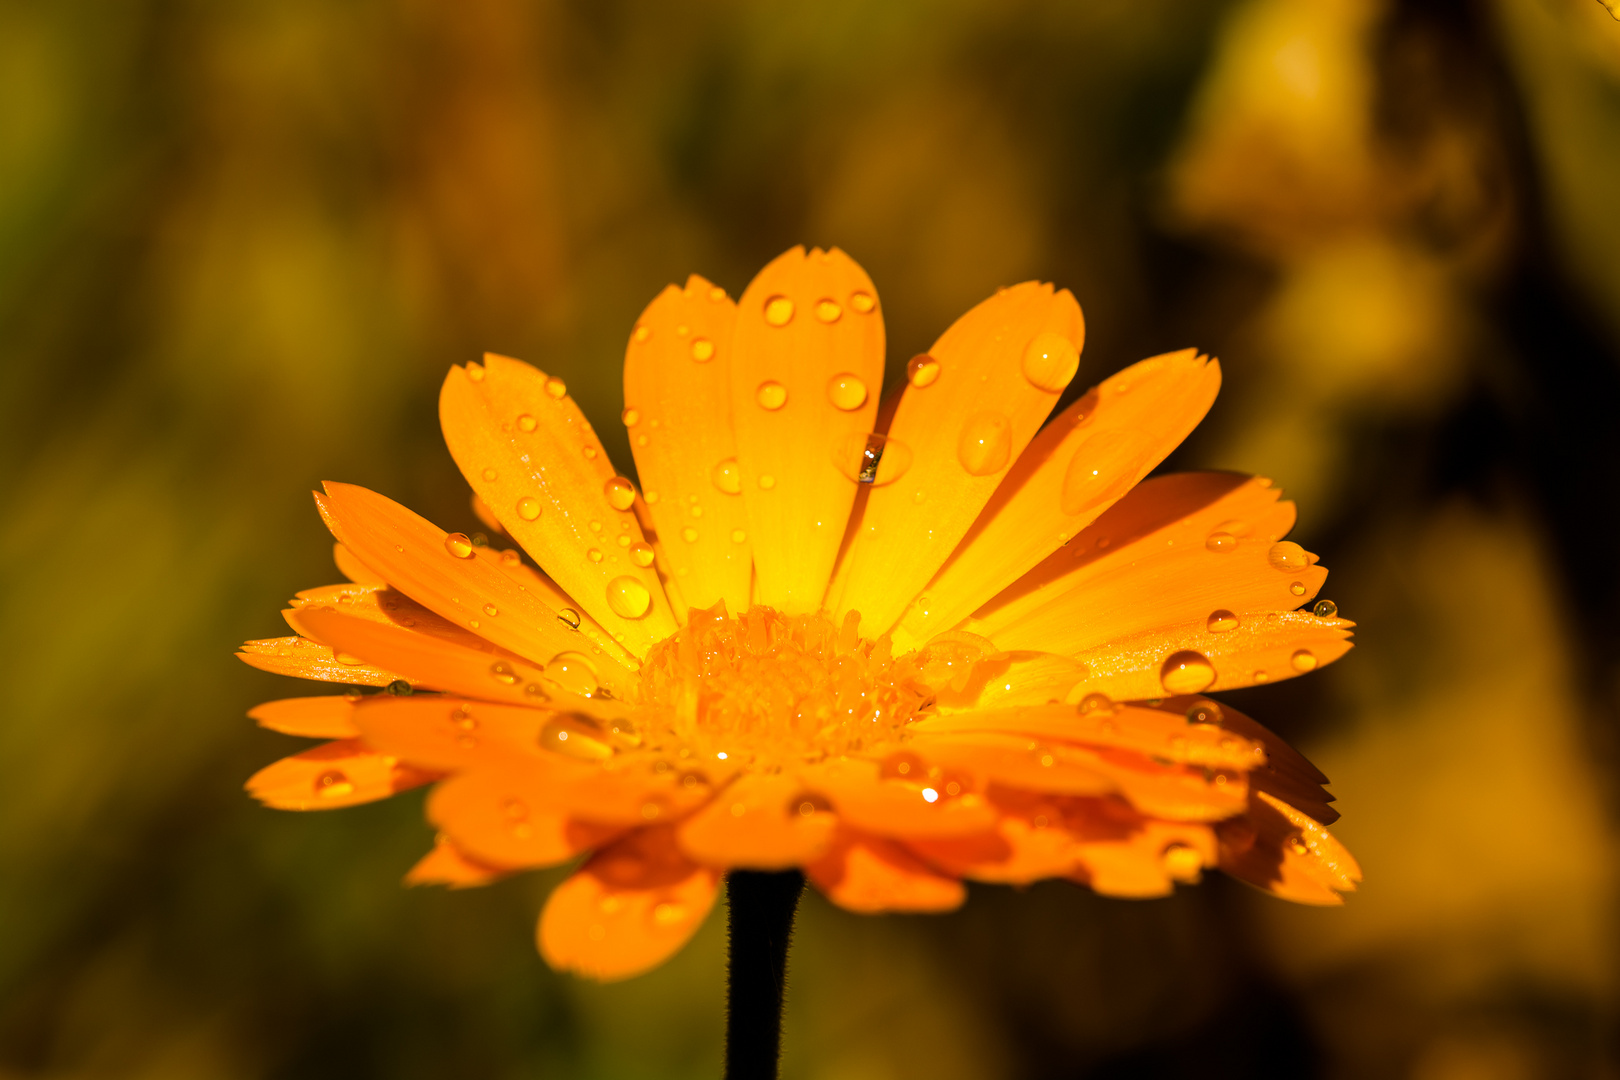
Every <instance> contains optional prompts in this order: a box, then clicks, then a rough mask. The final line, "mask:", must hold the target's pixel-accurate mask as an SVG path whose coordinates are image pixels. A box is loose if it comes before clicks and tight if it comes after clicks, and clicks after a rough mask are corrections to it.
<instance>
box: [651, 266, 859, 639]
mask: <svg viewBox="0 0 1620 1080" xmlns="http://www.w3.org/2000/svg"><path fill="white" fill-rule="evenodd" d="M732 340H733V343H734V344H733V351H732V354H731V415H732V422H733V424H734V426H735V429H736V433H737V462H738V465H739V467H740V470H741V476H740V479H741V482H742V491H743V501H744V503H745V504H746V506H747V510H748V533H749V538H750V539H751V540H752V541H753V545H754V571H755V575H756V580H755V598H756V601H757V602H758V603H761V604H767V605H769V606H771V607H773V608H776V609H777V610H778V611H780V612H782V613H784V614H788V615H800V614H805V613H807V612H812V611H816V610H818V609H819V608H820V607H821V606H822V600H823V595H824V594H825V592H826V589H827V582H828V579H829V578H831V577H832V570H833V562H834V560H835V559H836V558H837V555H838V547H839V544H840V542H841V541H842V540H843V537H844V526H845V524H846V522H847V521H848V520H849V512H850V507H851V505H852V504H853V503H854V501H855V490H856V487H857V483H856V480H857V477H858V475H859V469H860V465H861V461H862V453H863V451H864V449H865V446H866V436H867V433H868V432H870V431H871V430H872V421H873V419H874V418H875V417H876V415H877V407H878V394H879V393H880V392H881V390H882V387H883V315H882V312H881V311H880V310H879V308H878V306H877V290H876V289H875V288H873V286H872V281H871V279H870V278H868V277H867V276H866V271H864V270H862V269H861V268H860V267H859V266H858V265H856V263H855V261H854V260H853V259H851V258H850V257H849V256H848V255H845V254H844V253H843V252H842V251H839V250H838V249H837V248H833V249H832V250H831V251H826V252H823V251H822V250H821V249H820V248H815V249H812V250H811V251H810V252H809V254H806V253H805V250H804V248H803V247H795V248H793V249H792V250H791V251H788V252H786V253H785V254H783V255H781V256H779V257H778V258H776V259H775V260H774V261H772V262H771V263H770V264H769V265H767V266H766V267H765V269H763V270H761V271H760V272H759V274H758V276H756V277H755V278H754V280H753V281H752V282H750V283H749V285H748V288H747V290H746V291H745V292H744V293H743V295H742V299H741V300H739V301H738V303H737V324H736V330H735V333H734V336H733V339H732ZM835 462H839V463H841V464H835ZM841 469H843V470H846V471H847V474H846V472H841V471H840V470H841ZM664 543H665V544H666V545H672V544H674V543H675V540H674V538H673V537H669V536H666V537H664Z"/></svg>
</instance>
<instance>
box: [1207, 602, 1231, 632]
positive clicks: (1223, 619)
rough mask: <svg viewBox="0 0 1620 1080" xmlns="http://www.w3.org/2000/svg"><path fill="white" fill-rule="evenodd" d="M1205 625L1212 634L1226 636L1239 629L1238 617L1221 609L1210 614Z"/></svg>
mask: <svg viewBox="0 0 1620 1080" xmlns="http://www.w3.org/2000/svg"><path fill="white" fill-rule="evenodd" d="M1204 625H1205V626H1207V627H1208V628H1209V632H1210V633H1212V634H1224V633H1226V632H1227V631H1228V630H1236V629H1237V628H1238V617H1237V616H1236V615H1234V614H1232V613H1231V612H1230V611H1227V610H1226V609H1225V608H1220V609H1219V610H1216V611H1212V612H1210V613H1209V618H1208V619H1207V620H1206V621H1205V623H1204Z"/></svg>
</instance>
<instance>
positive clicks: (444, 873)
mask: <svg viewBox="0 0 1620 1080" xmlns="http://www.w3.org/2000/svg"><path fill="white" fill-rule="evenodd" d="M505 876H506V871H504V870H501V869H499V868H497V867H493V866H485V865H484V864H483V863H481V862H479V861H478V860H476V859H474V858H472V857H471V856H469V855H468V854H467V853H466V852H464V851H462V850H461V849H460V848H458V847H456V845H455V844H453V843H451V842H450V841H449V840H447V839H445V838H444V837H443V836H441V837H439V838H438V839H437V840H436V841H434V844H433V850H432V851H429V852H428V853H427V854H426V855H424V856H422V858H421V859H420V860H418V861H417V864H416V865H415V866H413V867H411V869H410V872H409V873H407V874H406V875H405V884H407V885H447V886H449V887H450V888H452V889H473V888H477V887H478V886H480V885H488V884H489V883H490V882H492V881H499V880H500V879H501V878H503V877H505Z"/></svg>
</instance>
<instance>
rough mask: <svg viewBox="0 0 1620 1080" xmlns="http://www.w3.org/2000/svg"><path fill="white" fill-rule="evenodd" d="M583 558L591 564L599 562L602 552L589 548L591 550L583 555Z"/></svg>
mask: <svg viewBox="0 0 1620 1080" xmlns="http://www.w3.org/2000/svg"><path fill="white" fill-rule="evenodd" d="M585 557H586V558H587V559H589V560H591V562H601V561H602V552H601V551H600V549H598V548H591V550H589V551H587V552H586V553H585Z"/></svg>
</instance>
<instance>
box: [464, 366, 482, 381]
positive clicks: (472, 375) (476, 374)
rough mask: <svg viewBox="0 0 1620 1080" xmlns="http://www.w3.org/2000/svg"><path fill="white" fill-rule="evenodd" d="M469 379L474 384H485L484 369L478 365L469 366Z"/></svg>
mask: <svg viewBox="0 0 1620 1080" xmlns="http://www.w3.org/2000/svg"><path fill="white" fill-rule="evenodd" d="M467 378H469V379H471V380H472V381H473V382H483V381H484V369H483V368H481V367H479V366H478V365H477V364H468V365H467Z"/></svg>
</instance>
